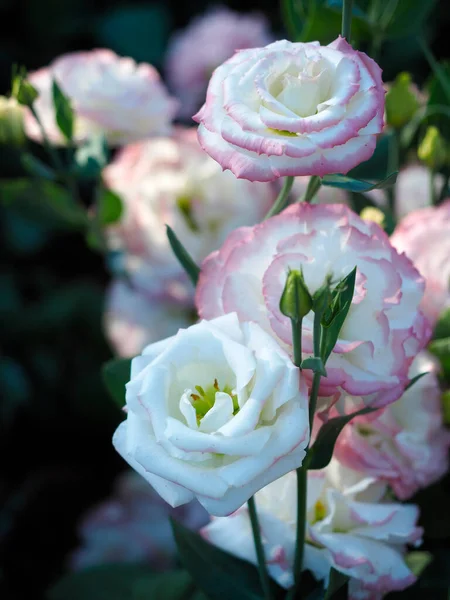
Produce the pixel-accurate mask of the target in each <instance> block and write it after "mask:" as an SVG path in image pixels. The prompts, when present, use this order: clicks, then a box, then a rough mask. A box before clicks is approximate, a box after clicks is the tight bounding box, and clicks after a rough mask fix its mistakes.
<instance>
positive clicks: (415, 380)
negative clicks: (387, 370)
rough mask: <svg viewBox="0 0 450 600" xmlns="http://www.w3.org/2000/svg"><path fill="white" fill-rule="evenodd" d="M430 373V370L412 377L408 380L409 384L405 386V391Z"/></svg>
mask: <svg viewBox="0 0 450 600" xmlns="http://www.w3.org/2000/svg"><path fill="white" fill-rule="evenodd" d="M428 373H429V371H424V372H423V373H419V374H418V375H415V376H414V377H413V378H412V379H410V380H409V381H408V385H407V386H406V387H405V392H406V390H409V388H411V387H412V386H413V385H414V384H415V383H417V382H418V381H419V379H422V377H423V376H424V375H428Z"/></svg>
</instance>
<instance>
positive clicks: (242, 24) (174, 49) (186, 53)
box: [166, 7, 272, 118]
mask: <svg viewBox="0 0 450 600" xmlns="http://www.w3.org/2000/svg"><path fill="white" fill-rule="evenodd" d="M271 41H272V36H271V35H270V34H269V29H268V23H267V21H266V19H265V18H264V17H263V15H261V14H258V13H254V14H240V13H237V12H234V11H232V10H229V9H228V8H225V7H221V8H218V9H215V10H211V11H209V12H207V13H206V14H204V15H201V16H199V17H195V18H194V19H193V20H192V22H191V23H190V24H189V25H188V27H187V28H186V29H184V30H183V31H181V32H177V33H175V35H174V36H173V38H172V39H171V40H170V43H169V49H168V52H167V60H166V73H167V78H168V82H169V86H170V87H171V89H172V90H173V91H174V93H175V94H176V95H177V96H178V98H179V99H180V100H181V108H180V115H181V116H182V117H186V118H190V117H191V116H192V115H193V114H194V112H196V111H197V110H198V109H199V108H200V106H201V104H202V103H203V101H204V99H205V93H206V87H207V85H208V81H209V78H210V76H211V74H212V72H213V71H214V69H215V68H216V67H218V66H219V65H221V64H222V63H223V62H225V61H226V60H227V59H228V58H230V56H232V55H233V54H234V53H235V51H236V50H242V49H244V48H256V47H259V46H265V45H266V44H268V43H269V42H271Z"/></svg>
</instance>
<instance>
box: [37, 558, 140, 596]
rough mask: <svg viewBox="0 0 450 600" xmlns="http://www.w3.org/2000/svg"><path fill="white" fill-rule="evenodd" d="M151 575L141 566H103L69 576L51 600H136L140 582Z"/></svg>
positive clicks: (56, 589) (51, 591) (59, 584)
mask: <svg viewBox="0 0 450 600" xmlns="http://www.w3.org/2000/svg"><path fill="white" fill-rule="evenodd" d="M149 575H151V571H150V569H149V568H148V567H145V566H140V565H125V564H117V565H102V566H99V567H92V568H89V569H86V570H84V571H80V572H78V573H71V574H69V575H66V576H65V577H63V578H62V579H60V580H59V581H58V583H56V585H54V586H53V587H52V588H50V590H49V592H48V594H47V600H133V590H134V586H135V585H136V581H139V578H140V577H141V578H142V577H146V576H149Z"/></svg>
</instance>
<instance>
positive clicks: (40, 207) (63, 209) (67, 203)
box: [0, 178, 88, 229]
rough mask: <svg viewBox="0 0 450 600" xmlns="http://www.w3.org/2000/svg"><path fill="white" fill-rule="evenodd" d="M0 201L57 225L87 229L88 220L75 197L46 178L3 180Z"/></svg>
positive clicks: (62, 227)
mask: <svg viewBox="0 0 450 600" xmlns="http://www.w3.org/2000/svg"><path fill="white" fill-rule="evenodd" d="M0 202H1V203H2V204H3V205H5V206H12V207H14V208H17V209H20V210H23V211H24V213H25V214H26V215H27V217H28V218H30V219H36V220H38V221H41V222H44V223H45V224H47V225H49V226H51V227H54V228H56V229H84V228H85V227H86V225H87V223H88V219H87V216H86V212H85V211H84V209H83V207H82V206H80V205H79V204H76V203H75V202H74V201H73V199H72V197H71V196H70V194H69V193H68V191H67V190H65V189H64V188H63V187H61V186H59V185H57V184H56V183H53V182H52V181H45V180H44V179H39V180H35V179H27V178H18V179H9V180H8V179H4V180H2V181H0Z"/></svg>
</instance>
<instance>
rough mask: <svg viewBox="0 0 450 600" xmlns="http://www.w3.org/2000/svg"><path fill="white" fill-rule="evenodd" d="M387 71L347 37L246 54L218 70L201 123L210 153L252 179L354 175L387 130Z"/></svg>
mask: <svg viewBox="0 0 450 600" xmlns="http://www.w3.org/2000/svg"><path fill="white" fill-rule="evenodd" d="M384 94H385V92H384V89H383V83H382V80H381V70H380V68H379V67H378V65H377V64H376V63H375V62H374V61H373V60H372V59H371V58H369V57H368V56H366V55H365V54H364V53H362V52H358V51H356V50H353V48H352V47H351V46H350V45H349V44H348V43H347V42H346V41H345V40H344V39H343V38H341V37H339V38H338V39H337V40H336V41H334V42H333V43H332V44H330V45H329V46H320V44H319V42H310V43H307V44H304V43H292V42H288V41H286V40H282V41H279V42H275V43H273V44H269V45H268V46H265V47H264V48H255V49H253V50H241V51H240V52H237V53H236V54H235V55H234V56H233V57H232V58H230V59H229V60H228V61H226V62H225V63H224V64H223V65H221V66H220V67H218V68H217V69H216V70H215V71H214V73H213V76H212V78H211V81H210V82H209V87H208V92H207V96H206V103H205V104H204V106H203V107H202V108H201V110H200V112H199V113H197V115H195V117H194V119H195V120H196V121H197V122H198V123H199V124H200V126H199V129H198V135H199V140H200V143H201V145H202V147H203V148H204V149H205V150H206V152H208V154H210V155H211V156H212V157H213V158H214V159H215V160H216V161H217V162H218V163H219V164H220V165H221V166H222V167H223V168H224V169H230V170H231V171H232V172H233V173H234V174H235V176H236V177H238V178H243V179H249V180H250V181H272V180H274V179H277V178H278V177H282V176H284V175H319V176H321V177H322V176H324V175H326V174H328V173H347V172H348V171H349V170H350V169H352V168H353V167H355V166H356V165H358V164H359V163H361V162H363V161H365V160H367V159H369V158H370V157H371V156H372V154H373V152H374V150H375V145H376V139H377V135H378V134H379V133H381V131H382V128H383V111H384Z"/></svg>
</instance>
